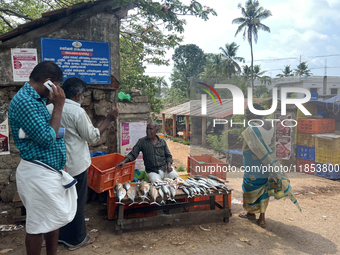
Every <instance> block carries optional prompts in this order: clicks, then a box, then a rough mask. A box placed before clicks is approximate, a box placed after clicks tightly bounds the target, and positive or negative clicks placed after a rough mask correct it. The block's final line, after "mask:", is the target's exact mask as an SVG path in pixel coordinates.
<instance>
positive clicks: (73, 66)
mask: <svg viewBox="0 0 340 255" xmlns="http://www.w3.org/2000/svg"><path fill="white" fill-rule="evenodd" d="M40 42H41V60H42V61H53V62H55V63H56V64H57V65H58V66H59V67H60V68H61V70H63V73H64V81H65V80H66V79H67V78H70V77H78V78H80V79H82V80H83V81H85V82H86V83H88V84H101V85H105V84H111V81H110V78H111V61H110V43H107V42H94V41H82V40H67V39H56V38H43V37H42V38H41V39H40Z"/></svg>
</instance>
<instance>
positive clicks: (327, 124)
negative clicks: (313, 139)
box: [298, 119, 335, 134]
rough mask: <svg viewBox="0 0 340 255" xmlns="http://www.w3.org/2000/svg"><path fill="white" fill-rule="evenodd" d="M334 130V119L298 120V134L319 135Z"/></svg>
mask: <svg viewBox="0 0 340 255" xmlns="http://www.w3.org/2000/svg"><path fill="white" fill-rule="evenodd" d="M334 130H335V119H299V120H298V132H301V133H310V134H320V133H331V132H334Z"/></svg>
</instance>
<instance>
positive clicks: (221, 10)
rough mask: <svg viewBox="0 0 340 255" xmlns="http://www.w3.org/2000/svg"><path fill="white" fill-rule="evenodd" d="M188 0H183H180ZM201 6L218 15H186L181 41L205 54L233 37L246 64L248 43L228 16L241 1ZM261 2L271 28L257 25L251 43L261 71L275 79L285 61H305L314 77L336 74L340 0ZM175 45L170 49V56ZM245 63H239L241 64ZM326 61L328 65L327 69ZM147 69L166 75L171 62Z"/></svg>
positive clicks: (217, 0) (210, 0)
mask: <svg viewBox="0 0 340 255" xmlns="http://www.w3.org/2000/svg"><path fill="white" fill-rule="evenodd" d="M184 1H186V0H184ZM198 1H199V2H200V3H201V4H202V6H209V7H210V8H213V9H215V11H216V12H217V16H210V18H209V20H207V21H203V20H201V19H200V18H195V17H185V19H186V21H187V24H186V25H185V27H184V28H185V32H184V33H183V36H184V40H183V42H182V43H181V44H182V45H185V44H196V45H197V46H198V47H200V48H201V49H202V50H203V51H204V53H215V54H218V53H220V52H221V50H220V49H219V48H220V47H223V48H224V47H225V44H226V43H229V44H230V43H232V42H235V43H236V44H237V45H239V46H240V47H239V49H238V52H237V55H238V56H239V57H243V58H245V63H244V64H247V65H249V66H250V60H251V58H250V46H249V43H248V41H247V40H243V31H242V32H240V33H239V34H238V35H237V36H236V37H235V32H236V30H237V27H238V25H237V24H232V20H233V19H235V18H238V17H242V14H241V10H240V9H239V8H238V7H237V5H238V3H241V4H242V6H244V5H245V2H246V1H245V0H243V1H238V0H198ZM259 3H260V5H261V6H262V7H263V8H264V9H267V10H270V11H271V12H272V16H271V17H269V18H267V19H264V20H262V23H263V24H265V25H266V26H268V27H269V28H270V30H271V32H270V33H268V32H265V31H262V30H259V33H258V41H257V44H255V43H253V51H254V65H260V66H261V70H262V71H266V73H265V74H264V75H268V76H270V77H272V78H275V77H276V75H277V74H279V73H282V69H284V66H285V65H290V67H291V69H292V70H294V69H296V66H297V65H298V64H299V63H300V60H301V62H304V61H307V64H308V67H309V69H310V70H311V72H312V73H313V75H314V76H323V75H325V71H326V74H327V76H340V48H339V47H340V33H339V31H340V15H339V13H340V1H339V0H259ZM173 54H174V50H169V51H168V53H167V58H169V59H171V57H172V55H173ZM241 65H243V64H241ZM325 66H327V68H326V69H325ZM146 67H147V68H146V74H147V75H150V76H165V78H166V80H167V81H168V83H169V85H171V84H170V82H169V77H170V74H171V72H172V70H173V61H172V60H171V61H170V66H168V67H167V66H161V67H158V66H155V65H150V64H147V65H146Z"/></svg>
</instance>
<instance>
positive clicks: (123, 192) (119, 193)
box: [116, 187, 126, 205]
mask: <svg viewBox="0 0 340 255" xmlns="http://www.w3.org/2000/svg"><path fill="white" fill-rule="evenodd" d="M125 195H126V190H125V189H124V188H123V187H122V188H120V189H118V190H117V192H116V198H117V200H118V202H116V204H122V205H124V203H122V199H124V197H125Z"/></svg>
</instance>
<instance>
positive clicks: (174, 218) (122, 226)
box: [114, 186, 233, 234]
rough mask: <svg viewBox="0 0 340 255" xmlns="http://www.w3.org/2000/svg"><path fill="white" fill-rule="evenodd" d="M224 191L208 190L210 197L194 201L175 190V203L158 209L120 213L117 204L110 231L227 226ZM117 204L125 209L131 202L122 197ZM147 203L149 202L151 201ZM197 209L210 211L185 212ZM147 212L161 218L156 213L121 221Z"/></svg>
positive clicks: (225, 192)
mask: <svg viewBox="0 0 340 255" xmlns="http://www.w3.org/2000/svg"><path fill="white" fill-rule="evenodd" d="M225 187H226V188H227V189H226V190H223V191H222V190H221V191H220V193H219V192H217V191H215V190H211V191H212V192H213V193H211V194H210V193H208V196H198V197H195V198H188V195H187V194H185V193H184V192H183V191H182V190H181V189H178V190H177V191H176V196H175V200H176V201H177V203H175V202H171V201H168V200H167V203H166V204H165V205H161V206H158V205H150V206H147V207H137V208H133V209H124V205H123V204H117V209H116V217H115V224H114V231H115V232H116V234H122V233H123V230H138V229H145V228H152V227H160V226H172V225H175V226H177V225H193V224H200V223H202V222H205V223H207V222H220V221H223V222H225V223H228V222H229V217H230V216H231V210H230V208H229V204H230V201H229V199H230V197H231V196H230V194H231V192H232V190H233V189H231V188H230V187H228V186H225ZM215 196H222V197H223V199H222V201H221V203H220V202H217V201H216V197H215ZM141 201H142V199H141V198H136V199H135V202H141ZM121 202H122V203H124V204H127V205H128V204H130V203H131V200H130V199H129V198H127V197H125V198H124V199H123V200H121ZM150 202H152V200H151V199H150ZM143 205H145V204H143ZM197 205H210V207H209V206H208V208H209V209H208V210H203V211H192V210H188V209H189V208H193V206H197ZM216 207H217V210H216ZM151 211H162V212H164V213H162V214H161V215H160V213H158V215H157V216H152V217H141V218H130V219H127V218H124V214H135V213H146V212H151ZM179 211H181V212H179ZM166 212H169V213H166Z"/></svg>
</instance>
